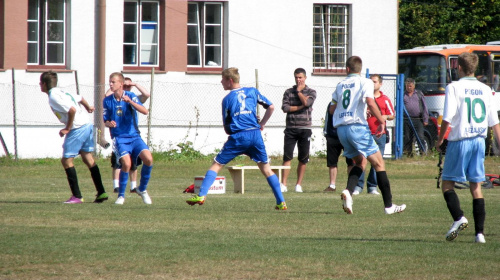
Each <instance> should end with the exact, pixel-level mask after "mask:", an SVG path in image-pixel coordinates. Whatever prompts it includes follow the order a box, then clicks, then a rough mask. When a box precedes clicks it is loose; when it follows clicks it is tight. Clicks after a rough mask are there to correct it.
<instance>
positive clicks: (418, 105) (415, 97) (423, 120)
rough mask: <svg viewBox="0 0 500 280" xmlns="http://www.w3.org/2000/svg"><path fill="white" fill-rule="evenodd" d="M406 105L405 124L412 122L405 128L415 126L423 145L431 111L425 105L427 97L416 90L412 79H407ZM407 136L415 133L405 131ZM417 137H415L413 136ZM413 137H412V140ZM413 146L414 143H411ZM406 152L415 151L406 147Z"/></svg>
mask: <svg viewBox="0 0 500 280" xmlns="http://www.w3.org/2000/svg"><path fill="white" fill-rule="evenodd" d="M403 100H404V105H405V108H406V111H407V112H408V115H409V116H410V118H409V119H408V116H406V115H405V116H404V118H405V122H411V124H408V125H405V126H404V127H405V128H407V129H408V128H409V127H410V125H413V127H414V128H415V130H416V131H417V135H418V138H419V139H420V141H421V142H422V143H423V141H424V126H426V125H427V124H428V123H429V111H428V110H427V104H426V103H425V97H424V94H423V93H422V91H420V90H418V89H415V80H414V79H412V78H407V79H406V80H405V93H404V98H403ZM404 133H405V134H406V135H412V134H413V131H405V132H404ZM412 136H415V135H412ZM412 138H413V137H410V139H412ZM410 144H413V141H410ZM427 148H430V147H424V151H423V152H424V153H426V152H427V151H426V150H425V149H427ZM406 150H413V147H406Z"/></svg>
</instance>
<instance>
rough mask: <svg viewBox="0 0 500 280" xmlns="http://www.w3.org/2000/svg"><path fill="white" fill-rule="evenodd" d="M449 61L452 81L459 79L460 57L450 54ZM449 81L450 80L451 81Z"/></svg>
mask: <svg viewBox="0 0 500 280" xmlns="http://www.w3.org/2000/svg"><path fill="white" fill-rule="evenodd" d="M448 60H449V63H450V78H451V81H458V79H459V76H458V57H457V56H450V57H449V58H448ZM451 81H449V82H451Z"/></svg>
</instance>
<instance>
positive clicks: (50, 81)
mask: <svg viewBox="0 0 500 280" xmlns="http://www.w3.org/2000/svg"><path fill="white" fill-rule="evenodd" d="M40 82H41V83H42V84H45V85H46V86H47V90H50V89H51V88H55V87H56V86H57V73H55V72H52V71H48V72H43V73H42V75H40Z"/></svg>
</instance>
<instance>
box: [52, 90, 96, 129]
mask: <svg viewBox="0 0 500 280" xmlns="http://www.w3.org/2000/svg"><path fill="white" fill-rule="evenodd" d="M80 101H82V96H80V95H76V94H71V93H67V92H64V91H62V90H61V89H59V88H52V89H50V90H49V105H50V108H51V109H52V112H54V114H55V115H56V117H57V118H58V119H59V121H60V122H62V123H64V124H67V123H68V112H69V110H70V109H71V107H75V109H76V113H75V119H74V120H73V127H71V129H75V128H79V127H81V126H83V125H85V124H87V123H89V118H88V113H87V111H84V110H83V109H82V107H81V106H80Z"/></svg>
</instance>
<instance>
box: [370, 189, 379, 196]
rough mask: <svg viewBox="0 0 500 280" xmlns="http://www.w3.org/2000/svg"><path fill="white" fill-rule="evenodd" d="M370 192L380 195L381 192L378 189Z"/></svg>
mask: <svg viewBox="0 0 500 280" xmlns="http://www.w3.org/2000/svg"><path fill="white" fill-rule="evenodd" d="M368 194H374V195H380V193H379V192H378V191H377V190H373V191H371V192H369V193H368Z"/></svg>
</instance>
